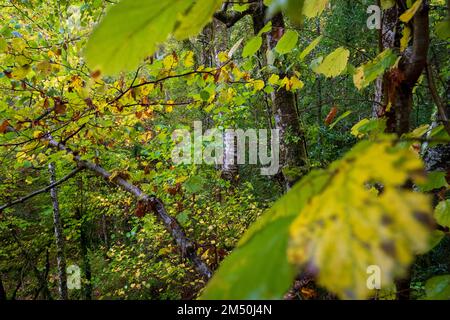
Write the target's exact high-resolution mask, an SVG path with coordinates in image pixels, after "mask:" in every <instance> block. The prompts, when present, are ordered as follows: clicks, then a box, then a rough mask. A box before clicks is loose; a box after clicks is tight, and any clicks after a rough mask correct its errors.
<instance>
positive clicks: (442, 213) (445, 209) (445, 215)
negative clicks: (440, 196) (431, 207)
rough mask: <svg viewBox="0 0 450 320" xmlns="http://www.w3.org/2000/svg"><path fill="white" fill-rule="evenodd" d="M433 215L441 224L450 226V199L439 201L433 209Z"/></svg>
mask: <svg viewBox="0 0 450 320" xmlns="http://www.w3.org/2000/svg"><path fill="white" fill-rule="evenodd" d="M434 217H435V218H436V221H437V223H439V224H440V225H441V226H444V227H448V228H450V200H445V201H441V202H439V204H438V205H437V206H436V209H435V211H434Z"/></svg>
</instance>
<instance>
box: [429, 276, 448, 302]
mask: <svg viewBox="0 0 450 320" xmlns="http://www.w3.org/2000/svg"><path fill="white" fill-rule="evenodd" d="M425 294H426V298H425V299H427V300H449V299H450V275H442V276H437V277H433V278H431V279H428V280H427V282H426V283H425Z"/></svg>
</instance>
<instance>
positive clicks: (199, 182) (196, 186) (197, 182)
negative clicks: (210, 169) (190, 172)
mask: <svg viewBox="0 0 450 320" xmlns="http://www.w3.org/2000/svg"><path fill="white" fill-rule="evenodd" d="M204 183H205V182H204V180H203V179H202V178H201V177H200V176H192V177H190V178H189V179H188V180H186V181H185V182H184V184H183V185H184V188H185V189H186V191H187V192H190V193H199V192H200V191H202V190H203V184H204Z"/></svg>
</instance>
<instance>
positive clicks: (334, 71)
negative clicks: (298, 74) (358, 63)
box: [313, 47, 350, 78]
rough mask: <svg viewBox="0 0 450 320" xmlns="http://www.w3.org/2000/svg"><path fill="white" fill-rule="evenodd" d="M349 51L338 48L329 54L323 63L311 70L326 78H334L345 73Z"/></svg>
mask: <svg viewBox="0 0 450 320" xmlns="http://www.w3.org/2000/svg"><path fill="white" fill-rule="evenodd" d="M349 57H350V51H349V50H347V49H345V48H343V47H340V48H337V49H336V50H334V51H333V52H332V53H330V54H329V55H328V56H327V57H326V58H325V59H324V60H323V62H322V63H321V64H320V65H319V66H317V67H315V68H314V69H313V71H314V72H316V73H321V74H323V75H325V76H326V77H328V78H329V77H336V76H338V75H340V74H341V73H342V72H344V71H345V69H346V67H347V62H348V58H349Z"/></svg>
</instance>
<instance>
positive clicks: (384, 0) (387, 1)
mask: <svg viewBox="0 0 450 320" xmlns="http://www.w3.org/2000/svg"><path fill="white" fill-rule="evenodd" d="M393 6H395V0H381V8H382V9H383V10H387V9H390V8H392V7H393Z"/></svg>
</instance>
